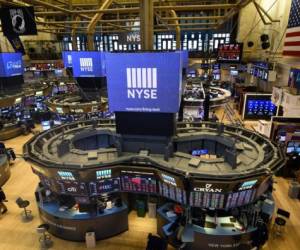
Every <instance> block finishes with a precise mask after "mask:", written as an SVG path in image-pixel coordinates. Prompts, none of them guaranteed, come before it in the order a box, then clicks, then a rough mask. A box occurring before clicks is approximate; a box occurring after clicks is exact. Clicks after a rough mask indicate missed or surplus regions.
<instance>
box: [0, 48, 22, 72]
mask: <svg viewBox="0 0 300 250" xmlns="http://www.w3.org/2000/svg"><path fill="white" fill-rule="evenodd" d="M23 73H24V65H23V60H22V54H21V53H8V52H6V53H0V77H11V76H18V75H23Z"/></svg>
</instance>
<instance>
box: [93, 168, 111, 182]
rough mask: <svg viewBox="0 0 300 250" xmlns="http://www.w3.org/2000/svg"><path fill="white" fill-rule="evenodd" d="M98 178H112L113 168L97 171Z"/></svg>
mask: <svg viewBox="0 0 300 250" xmlns="http://www.w3.org/2000/svg"><path fill="white" fill-rule="evenodd" d="M96 177H97V180H100V179H106V178H111V169H105V170H99V171H96Z"/></svg>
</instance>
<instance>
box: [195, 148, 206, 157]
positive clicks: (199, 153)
mask: <svg viewBox="0 0 300 250" xmlns="http://www.w3.org/2000/svg"><path fill="white" fill-rule="evenodd" d="M191 154H192V156H200V155H207V154H208V150H207V149H195V150H193V151H192V153H191Z"/></svg>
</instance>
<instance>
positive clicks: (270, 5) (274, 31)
mask: <svg viewBox="0 0 300 250" xmlns="http://www.w3.org/2000/svg"><path fill="white" fill-rule="evenodd" d="M256 2H257V3H259V4H260V5H261V6H262V7H263V8H264V9H265V10H269V11H268V13H269V15H270V16H271V17H272V18H273V19H274V20H275V19H279V20H280V22H279V23H272V24H271V25H265V24H264V23H263V22H262V20H261V18H260V16H259V14H258V12H257V10H256V8H255V7H254V4H253V3H250V4H249V5H248V6H246V7H245V8H244V9H242V10H241V13H240V16H239V26H238V36H237V40H238V41H239V42H243V43H244V55H243V57H244V59H245V60H266V59H268V60H269V61H270V62H275V63H276V64H275V65H276V71H277V72H278V74H277V81H276V82H275V83H272V84H270V85H269V86H266V89H268V90H270V89H271V88H272V86H273V85H276V86H287V83H288V76H289V72H290V68H291V67H293V66H297V65H298V66H299V65H300V58H295V57H283V56H282V50H283V44H284V38H285V33H286V28H287V24H288V19H289V13H290V8H291V2H292V0H256ZM266 20H268V19H267V18H266ZM254 27H255V28H254ZM252 29H253V31H251V30H252ZM261 34H268V35H269V38H270V39H269V40H270V43H271V48H270V49H268V50H262V48H261V42H260V36H261ZM248 41H253V42H254V43H255V45H254V46H253V47H252V48H248V46H247V42H248Z"/></svg>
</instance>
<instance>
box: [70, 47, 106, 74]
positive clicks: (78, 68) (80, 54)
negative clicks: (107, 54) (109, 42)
mask: <svg viewBox="0 0 300 250" xmlns="http://www.w3.org/2000/svg"><path fill="white" fill-rule="evenodd" d="M71 55H72V66H73V75H74V77H103V76H104V75H105V67H104V53H103V52H95V51H77V52H74V51H73V52H72V54H71Z"/></svg>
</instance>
